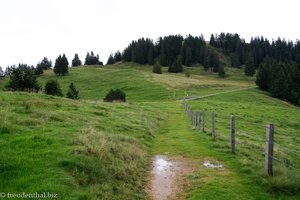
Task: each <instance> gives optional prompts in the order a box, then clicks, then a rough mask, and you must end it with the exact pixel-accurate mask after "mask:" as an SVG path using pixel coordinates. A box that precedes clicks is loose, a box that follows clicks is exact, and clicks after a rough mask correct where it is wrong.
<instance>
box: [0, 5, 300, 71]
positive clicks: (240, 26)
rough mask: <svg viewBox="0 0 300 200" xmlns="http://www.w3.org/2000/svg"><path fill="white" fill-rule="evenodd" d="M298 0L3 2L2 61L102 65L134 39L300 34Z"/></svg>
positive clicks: (287, 36) (0, 25) (0, 18)
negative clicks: (92, 60) (89, 57)
mask: <svg viewBox="0 0 300 200" xmlns="http://www.w3.org/2000/svg"><path fill="white" fill-rule="evenodd" d="M299 5H300V2H299V1H298V0H270V1H269V0H226V1H225V0H0V66H2V67H6V66H7V65H12V64H18V63H20V62H21V63H26V64H30V65H34V66H35V65H36V64H37V63H38V62H39V61H41V60H42V58H43V57H44V56H46V57H48V58H50V59H51V60H52V61H53V62H54V61H55V59H56V58H57V57H58V55H59V54H62V53H65V54H66V56H67V57H68V59H69V63H71V60H72V59H73V57H74V54H75V53H78V54H79V57H80V59H81V60H82V61H84V58H85V55H86V52H87V51H94V53H99V56H100V60H102V61H103V62H104V63H106V61H107V58H108V56H109V54H110V53H111V52H115V51H117V50H120V51H122V50H123V49H124V48H125V47H126V46H127V45H128V44H129V43H130V42H131V41H132V40H136V39H138V38H140V37H149V38H151V39H153V40H154V41H155V40H156V39H157V38H158V37H159V36H165V35H169V34H181V35H183V36H185V35H186V34H189V33H190V34H192V35H195V36H196V35H200V34H203V35H204V37H205V39H206V40H209V37H210V34H211V33H220V32H231V33H239V34H240V36H241V37H242V38H245V39H246V40H247V41H249V40H250V38H251V36H260V35H263V36H265V37H267V38H268V39H270V40H272V39H273V38H274V39H277V37H278V36H280V37H281V38H285V39H286V40H289V39H290V40H293V41H296V39H297V38H300V26H299V19H300V12H299V8H300V6H299Z"/></svg>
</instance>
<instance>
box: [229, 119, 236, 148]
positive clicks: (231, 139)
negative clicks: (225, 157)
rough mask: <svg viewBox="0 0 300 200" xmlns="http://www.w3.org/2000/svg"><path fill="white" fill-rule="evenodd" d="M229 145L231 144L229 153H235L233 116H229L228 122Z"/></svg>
mask: <svg viewBox="0 0 300 200" xmlns="http://www.w3.org/2000/svg"><path fill="white" fill-rule="evenodd" d="M230 131H231V135H230V143H231V153H235V117H234V115H231V120H230Z"/></svg>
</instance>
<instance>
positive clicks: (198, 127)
mask: <svg viewBox="0 0 300 200" xmlns="http://www.w3.org/2000/svg"><path fill="white" fill-rule="evenodd" d="M200 121H201V119H200V112H197V125H198V126H197V130H200V126H201V125H200Z"/></svg>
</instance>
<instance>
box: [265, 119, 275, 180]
mask: <svg viewBox="0 0 300 200" xmlns="http://www.w3.org/2000/svg"><path fill="white" fill-rule="evenodd" d="M273 144H274V125H273V124H269V125H267V127H266V153H265V174H266V175H268V176H273V165H272V162H273Z"/></svg>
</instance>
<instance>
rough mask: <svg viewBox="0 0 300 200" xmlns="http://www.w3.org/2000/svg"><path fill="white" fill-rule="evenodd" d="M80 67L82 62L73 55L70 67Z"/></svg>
mask: <svg viewBox="0 0 300 200" xmlns="http://www.w3.org/2000/svg"><path fill="white" fill-rule="evenodd" d="M80 65H82V62H81V60H80V59H79V56H78V54H77V53H75V56H74V58H73V60H72V67H77V66H80Z"/></svg>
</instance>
